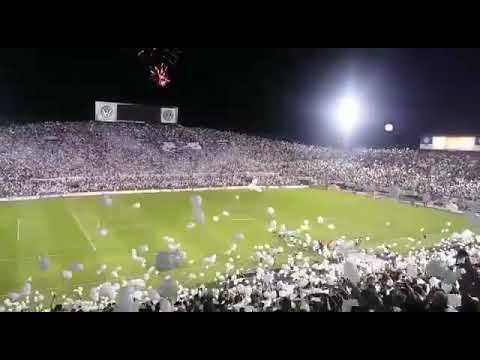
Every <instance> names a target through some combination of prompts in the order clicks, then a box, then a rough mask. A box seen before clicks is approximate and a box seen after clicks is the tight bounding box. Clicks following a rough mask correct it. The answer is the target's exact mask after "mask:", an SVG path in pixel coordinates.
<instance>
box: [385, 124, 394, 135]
mask: <svg viewBox="0 0 480 360" xmlns="http://www.w3.org/2000/svg"><path fill="white" fill-rule="evenodd" d="M394 129H395V128H394V126H393V124H387V125H385V131H386V132H388V133H391V132H393V130H394Z"/></svg>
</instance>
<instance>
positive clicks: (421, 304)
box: [0, 230, 480, 312]
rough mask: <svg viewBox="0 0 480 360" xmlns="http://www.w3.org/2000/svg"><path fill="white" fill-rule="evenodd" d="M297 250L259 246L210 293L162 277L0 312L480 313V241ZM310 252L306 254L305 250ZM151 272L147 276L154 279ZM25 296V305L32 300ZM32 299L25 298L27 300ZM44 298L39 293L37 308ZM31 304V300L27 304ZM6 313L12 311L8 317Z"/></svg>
mask: <svg viewBox="0 0 480 360" xmlns="http://www.w3.org/2000/svg"><path fill="white" fill-rule="evenodd" d="M283 240H284V242H285V243H284V245H285V246H289V247H291V246H293V247H295V246H298V251H294V252H292V253H290V255H289V256H288V259H287V261H284V262H283V263H280V261H281V260H280V259H282V253H283V249H282V247H281V246H279V247H269V246H258V247H256V253H255V254H254V255H253V256H252V259H255V260H256V264H257V265H256V269H255V270H253V271H251V272H250V273H245V272H243V271H242V270H243V269H236V268H235V266H234V265H233V264H232V265H231V267H228V268H227V272H226V273H224V274H223V275H220V274H217V276H216V282H215V283H214V284H211V286H208V287H206V286H204V285H202V286H201V287H199V288H187V287H183V286H182V285H181V284H180V283H178V282H177V281H175V280H174V279H172V278H170V277H168V276H167V277H165V280H164V281H163V283H162V285H161V286H160V288H159V289H153V288H152V287H149V288H146V285H145V281H144V280H143V279H134V280H130V281H125V280H124V281H123V284H118V283H117V284H112V283H105V284H102V285H100V286H98V287H97V288H93V289H91V291H90V293H86V294H84V293H83V288H78V289H75V290H74V293H75V296H72V297H71V298H70V297H65V296H64V297H63V298H62V299H61V301H57V302H58V303H59V304H58V305H54V303H55V301H54V302H52V304H53V306H52V308H47V309H43V308H40V309H38V308H34V307H33V306H34V305H35V304H33V305H32V302H30V303H29V302H28V300H27V302H25V300H23V301H21V302H19V301H20V300H21V299H20V300H19V299H16V302H11V301H10V300H6V302H5V305H6V306H0V311H2V310H3V311H31V310H32V309H35V310H36V311H48V312H50V311H54V312H478V311H480V303H479V299H480V279H479V273H478V271H479V267H480V236H475V235H474V234H473V233H472V232H471V231H468V230H466V231H465V232H463V233H461V234H459V233H454V234H453V235H452V236H451V238H450V239H448V240H447V239H445V240H442V241H441V242H440V243H439V244H438V245H437V246H436V247H434V248H432V249H422V250H419V251H417V252H415V253H409V254H408V255H407V256H401V255H398V254H397V253H395V252H393V251H391V250H390V249H389V248H388V247H386V246H380V247H378V248H377V249H373V250H369V251H365V250H360V249H359V248H358V247H357V245H358V244H356V243H355V242H348V241H339V242H337V243H336V244H334V245H332V246H322V245H320V244H319V243H318V242H316V241H311V239H308V237H298V236H293V235H289V236H286V237H284V238H283ZM304 243H307V244H308V245H309V248H308V250H306V249H305V247H304V246H303V245H304ZM152 272H153V270H152V269H150V270H149V271H148V272H147V273H146V274H150V273H152ZM32 294H33V292H31V289H27V294H24V299H25V298H28V299H31V298H33V296H32ZM27 296H28V297H27ZM39 296H41V295H39V294H38V292H36V293H35V301H37V297H39ZM30 301H31V300H30ZM7 309H8V310H7Z"/></svg>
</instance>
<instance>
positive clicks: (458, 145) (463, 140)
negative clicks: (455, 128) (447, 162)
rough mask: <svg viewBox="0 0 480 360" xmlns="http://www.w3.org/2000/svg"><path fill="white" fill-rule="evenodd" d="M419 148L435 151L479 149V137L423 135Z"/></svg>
mask: <svg viewBox="0 0 480 360" xmlns="http://www.w3.org/2000/svg"><path fill="white" fill-rule="evenodd" d="M420 149H421V150H437V151H479V152H480V137H479V136H477V137H475V136H424V137H423V138H422V140H421V143H420Z"/></svg>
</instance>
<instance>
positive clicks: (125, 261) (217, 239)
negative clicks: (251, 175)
mask: <svg viewBox="0 0 480 360" xmlns="http://www.w3.org/2000/svg"><path fill="white" fill-rule="evenodd" d="M195 194H200V195H201V196H202V199H203V209H204V211H205V214H206V224H205V225H204V226H196V227H195V228H194V229H190V230H189V229H187V225H188V224H189V223H191V222H192V204H191V197H192V196H193V195H195ZM237 196H239V199H237ZM112 199H113V204H112V206H111V207H107V206H105V205H104V203H103V202H102V198H101V197H79V198H66V199H63V198H62V199H49V200H37V201H22V202H7V203H0V219H1V220H0V273H1V276H0V300H2V301H3V299H5V297H6V296H7V294H8V293H9V292H14V291H19V290H20V289H21V288H22V287H23V285H24V284H25V281H26V280H27V279H28V278H29V277H31V278H32V286H33V289H34V290H40V291H41V292H42V293H43V294H44V295H46V296H45V298H46V301H47V299H48V298H49V297H48V295H49V294H50V292H52V291H54V292H56V293H57V294H58V295H64V294H66V295H68V296H71V295H72V290H73V289H74V288H76V287H78V286H83V287H84V288H85V290H86V292H85V293H84V295H86V296H87V297H88V293H89V290H90V288H92V287H95V286H96V285H99V284H101V283H103V282H105V281H111V282H121V280H128V279H135V278H143V276H144V274H145V273H146V272H147V270H148V268H149V267H150V266H152V265H153V264H154V263H155V256H156V254H157V253H158V252H159V251H165V250H168V245H169V244H168V242H166V241H165V239H164V237H165V236H169V237H172V238H174V239H175V241H176V243H177V244H180V245H181V249H182V250H183V251H185V252H186V253H187V260H186V262H185V263H184V264H183V265H182V266H181V267H180V268H178V269H176V270H174V271H171V272H162V273H160V274H159V275H156V274H152V276H151V278H150V280H148V281H147V286H152V287H154V288H157V287H159V286H160V284H161V282H162V281H163V279H164V278H165V276H167V275H172V276H173V277H174V278H175V279H177V280H179V281H180V282H181V283H182V284H184V285H187V286H191V285H200V284H202V283H203V284H208V283H209V282H211V281H213V279H214V278H215V274H216V273H217V272H220V273H222V274H223V273H224V272H225V264H226V262H227V261H229V260H230V258H232V259H233V260H234V263H235V268H236V269H240V268H243V269H244V270H247V269H251V268H253V267H254V266H255V263H254V262H253V260H251V259H250V257H251V256H252V255H253V254H254V253H255V250H254V247H255V246H259V245H265V244H269V245H272V246H282V247H283V248H284V249H285V251H288V250H289V248H288V247H287V246H286V245H285V243H283V241H282V240H280V239H278V238H277V237H276V236H275V235H274V234H271V233H269V232H268V231H267V228H268V225H269V223H270V221H271V220H272V218H271V217H270V215H268V214H267V208H269V207H273V208H274V209H275V211H276V215H275V219H276V221H277V223H278V224H279V225H281V224H285V225H286V226H287V227H288V229H289V230H296V229H298V228H300V226H301V225H302V224H303V223H304V221H305V220H308V221H309V222H310V226H311V230H309V231H308V233H309V234H310V235H311V237H312V239H315V240H319V241H322V242H324V243H327V242H330V241H333V240H337V239H339V238H341V237H342V236H346V237H347V239H353V238H356V237H362V238H364V239H365V238H366V237H369V238H370V240H369V241H366V240H363V243H362V246H364V247H367V248H373V247H376V246H378V245H381V244H390V245H392V244H395V243H396V244H398V247H397V248H396V250H397V251H398V252H401V253H406V252H408V251H409V250H410V249H411V247H412V246H415V247H417V248H420V247H423V246H424V247H428V246H432V245H433V244H435V243H437V242H438V241H439V240H440V239H441V238H443V237H447V236H448V234H444V233H442V230H443V229H445V228H447V223H451V226H450V227H449V229H450V232H454V231H457V232H459V231H463V230H465V229H466V227H467V220H466V219H465V217H464V216H461V215H455V214H451V213H448V212H444V211H437V210H432V209H426V208H416V207H413V206H410V205H406V204H401V203H398V202H395V201H393V200H389V199H372V198H370V197H368V196H365V195H354V194H350V193H345V192H336V191H323V190H316V189H276V190H266V191H264V192H261V193H258V192H252V191H248V190H228V191H227V190H225V191H223V190H222V191H206V192H200V193H189V192H174V193H168V192H165V193H156V194H132V195H114V196H112ZM135 203H140V204H141V208H139V209H136V208H134V206H133V205H134V204H135ZM225 211H226V212H228V213H229V216H225V215H223V213H224V212H225ZM214 216H218V217H219V221H218V222H215V221H213V217H214ZM319 216H321V217H323V218H324V219H325V223H323V224H318V223H317V218H318V217H319ZM329 225H334V226H335V229H333V227H332V226H330V227H329ZM100 227H101V228H106V229H108V235H107V236H104V237H102V236H101V235H100V234H99V231H98V230H99V228H100ZM422 228H424V229H425V231H426V233H427V234H428V237H427V240H426V241H425V240H424V239H423V235H422V233H421V232H420V229H422ZM238 233H243V234H244V235H245V240H243V241H241V242H238V250H237V251H236V252H235V253H233V254H231V255H229V256H228V255H225V252H226V251H227V250H229V248H231V246H232V245H233V243H234V242H233V240H232V239H233V237H234V235H235V234H238ZM408 238H410V239H408ZM412 239H415V243H414V242H413V241H412ZM418 241H422V243H421V244H420V243H418ZM142 245H148V247H149V249H150V250H149V252H148V253H147V255H145V257H146V259H147V266H146V268H142V266H141V264H139V263H137V262H135V261H133V259H132V256H131V252H132V249H134V248H135V249H138V248H139V247H140V246H142ZM305 252H306V253H307V252H308V251H305ZM214 254H216V255H217V263H216V264H215V265H214V266H211V267H209V268H208V270H207V269H205V264H204V263H203V259H204V258H206V257H209V256H212V255H214ZM40 256H48V258H49V259H50V267H49V270H48V271H46V272H42V271H41V269H40V267H39V261H38V258H39V257H40ZM72 263H81V264H84V266H85V270H84V271H83V272H81V273H74V274H73V279H72V280H65V279H64V278H63V275H62V273H63V271H64V270H68V269H69V268H70V266H71V265H72ZM102 265H107V266H108V269H107V271H106V272H104V273H102V274H100V275H98V274H97V271H98V270H99V269H100V267H101V266H102ZM118 266H121V267H122V270H121V271H119V272H118V276H119V277H118V278H114V277H113V276H114V275H113V274H112V271H113V270H114V269H115V268H117V267H118ZM190 274H195V275H196V276H197V279H196V280H192V279H190V278H189V275H190Z"/></svg>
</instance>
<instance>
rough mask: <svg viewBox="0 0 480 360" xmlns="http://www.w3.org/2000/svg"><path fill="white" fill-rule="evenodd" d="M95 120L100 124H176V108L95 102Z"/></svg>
mask: <svg viewBox="0 0 480 360" xmlns="http://www.w3.org/2000/svg"><path fill="white" fill-rule="evenodd" d="M95 120H96V121H101V122H129V123H146V122H157V123H162V124H178V108H177V107H159V106H149V105H139V104H128V103H113V102H105V101H97V102H95Z"/></svg>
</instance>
